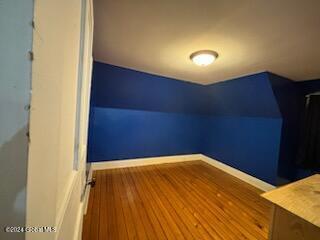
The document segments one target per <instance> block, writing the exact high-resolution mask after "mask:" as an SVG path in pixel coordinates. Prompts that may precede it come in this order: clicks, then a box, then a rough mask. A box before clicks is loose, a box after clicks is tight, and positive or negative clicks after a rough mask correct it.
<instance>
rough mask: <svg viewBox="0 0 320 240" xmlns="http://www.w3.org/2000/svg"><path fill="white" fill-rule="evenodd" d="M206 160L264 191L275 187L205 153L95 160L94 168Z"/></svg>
mask: <svg viewBox="0 0 320 240" xmlns="http://www.w3.org/2000/svg"><path fill="white" fill-rule="evenodd" d="M195 160H201V161H204V162H206V163H208V164H210V165H212V166H214V167H216V168H218V169H220V170H222V171H224V172H226V173H229V174H230V175H232V176H234V177H237V178H239V179H240V180H242V181H244V182H246V183H249V184H251V185H252V186H254V187H256V188H259V189H261V190H262V191H270V190H272V189H274V188H275V186H273V185H271V184H269V183H266V182H264V181H262V180H260V179H258V178H256V177H253V176H251V175H249V174H247V173H244V172H242V171H240V170H238V169H236V168H233V167H230V166H228V165H227V164H224V163H222V162H219V161H217V160H215V159H212V158H210V157H207V156H205V155H203V154H190V155H175V156H165V157H152V158H136V159H127V160H114V161H105V162H94V163H92V170H93V171H94V170H103V169H112V168H124V167H138V166H147V165H153V164H162V163H174V162H186V161H195Z"/></svg>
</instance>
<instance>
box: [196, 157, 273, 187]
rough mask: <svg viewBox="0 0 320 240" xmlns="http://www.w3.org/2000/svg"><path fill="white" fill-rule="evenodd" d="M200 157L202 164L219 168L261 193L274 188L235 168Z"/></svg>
mask: <svg viewBox="0 0 320 240" xmlns="http://www.w3.org/2000/svg"><path fill="white" fill-rule="evenodd" d="M201 155H202V158H201V160H202V161H204V162H206V163H208V164H210V165H212V166H214V167H216V168H219V169H220V170H222V171H224V172H226V173H229V174H230V175H232V176H235V177H237V178H239V179H241V180H242V181H244V182H246V183H249V184H251V185H252V186H254V187H256V188H259V189H261V190H262V191H265V192H266V191H270V190H272V189H275V188H276V187H275V186H273V185H271V184H269V183H266V182H264V181H262V180H260V179H258V178H256V177H253V176H251V175H249V174H247V173H244V172H242V171H240V170H238V169H236V168H233V167H230V166H229V165H227V164H224V163H222V162H219V161H217V160H215V159H213V158H210V157H207V156H205V155H203V154H201Z"/></svg>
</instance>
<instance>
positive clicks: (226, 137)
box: [202, 117, 282, 184]
mask: <svg viewBox="0 0 320 240" xmlns="http://www.w3.org/2000/svg"><path fill="white" fill-rule="evenodd" d="M207 121H208V123H207V128H206V134H205V138H204V143H203V149H202V153H203V154H205V155H207V156H210V157H212V158H214V159H217V160H219V161H221V162H223V163H226V164H227V165H230V166H232V167H235V168H237V169H240V170H242V171H244V172H246V173H248V174H250V175H252V176H255V177H257V178H259V179H262V180H264V181H266V182H269V183H272V184H274V183H275V182H276V177H277V164H278V154H279V143H280V136H281V123H282V121H281V119H280V118H261V117H255V118H254V117H211V118H209V119H208V120H207Z"/></svg>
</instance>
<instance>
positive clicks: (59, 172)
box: [27, 0, 92, 240]
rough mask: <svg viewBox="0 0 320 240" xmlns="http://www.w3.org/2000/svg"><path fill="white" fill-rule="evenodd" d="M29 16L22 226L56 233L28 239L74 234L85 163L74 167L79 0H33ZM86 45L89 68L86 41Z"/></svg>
mask: <svg viewBox="0 0 320 240" xmlns="http://www.w3.org/2000/svg"><path fill="white" fill-rule="evenodd" d="M87 1H88V2H90V1H89V0H87ZM34 21H35V30H34V43H33V52H34V62H33V65H32V98H31V113H30V114H31V115H30V138H31V142H30V150H29V164H28V185H27V225H28V226H52V227H57V233H28V234H27V239H30V240H31V239H32V240H37V239H41V240H46V239H68V240H69V239H75V238H77V237H79V235H78V231H79V226H80V225H79V224H78V225H77V224H76V223H79V222H81V218H82V203H81V201H80V200H81V199H80V196H81V191H82V190H81V188H82V185H83V181H84V180H83V177H84V175H83V172H84V165H85V164H84V163H85V161H84V160H85V159H82V162H81V161H80V163H81V164H80V165H79V167H78V169H77V170H76V169H74V144H75V126H76V125H75V123H76V109H77V89H78V87H77V84H78V72H79V69H78V65H79V46H80V27H81V0H68V1H65V0H55V1H49V0H42V1H36V2H35V10H34ZM90 37H91V38H92V34H91V35H90ZM87 45H88V41H87ZM86 48H87V51H88V53H87V55H86V59H85V60H86V67H87V68H89V67H90V64H89V62H90V60H91V58H89V56H91V46H90V45H89V46H87V47H86ZM85 72H86V73H87V75H86V78H85V81H84V86H83V88H81V91H84V92H86V94H82V96H83V97H82V98H81V102H84V103H85V104H83V105H81V114H82V115H84V116H86V114H87V113H88V107H89V104H88V103H89V94H88V93H87V92H88V91H89V87H90V81H91V74H89V73H88V72H90V71H89V70H87V69H86V71H85ZM81 124H82V125H83V126H85V128H84V129H81V131H83V132H84V133H81V136H86V133H85V132H86V131H87V117H83V118H82V119H81ZM82 142H86V140H82ZM82 149H83V148H82ZM84 149H85V146H84ZM82 152H84V153H83V154H82V156H85V155H86V154H85V151H82ZM80 156H81V155H80Z"/></svg>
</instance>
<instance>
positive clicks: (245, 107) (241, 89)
mask: <svg viewBox="0 0 320 240" xmlns="http://www.w3.org/2000/svg"><path fill="white" fill-rule="evenodd" d="M206 89H207V91H208V95H209V96H210V98H209V101H210V104H209V109H210V113H211V114H212V115H215V116H243V117H272V118H275V117H276V118H279V117H281V113H280V111H279V108H278V104H277V102H276V100H275V98H274V95H273V91H272V88H271V85H270V82H269V78H268V73H267V72H263V73H258V74H254V75H250V76H245V77H240V78H236V79H232V80H228V81H223V82H219V83H214V84H210V85H208V86H206Z"/></svg>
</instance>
